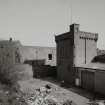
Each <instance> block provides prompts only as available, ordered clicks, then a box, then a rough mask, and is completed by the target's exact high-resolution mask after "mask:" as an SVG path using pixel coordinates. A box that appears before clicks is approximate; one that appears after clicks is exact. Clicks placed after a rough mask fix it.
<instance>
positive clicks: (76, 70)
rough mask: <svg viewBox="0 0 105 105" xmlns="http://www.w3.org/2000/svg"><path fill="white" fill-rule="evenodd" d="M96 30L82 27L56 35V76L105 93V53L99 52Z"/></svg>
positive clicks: (75, 27) (72, 28)
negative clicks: (92, 30) (83, 29)
mask: <svg viewBox="0 0 105 105" xmlns="http://www.w3.org/2000/svg"><path fill="white" fill-rule="evenodd" d="M97 40H98V34H97V33H90V32H83V31H80V30H79V24H72V25H70V31H69V32H67V33H63V34H61V35H57V36H55V41H56V49H57V77H58V79H59V80H60V81H65V82H66V83H69V84H74V85H76V86H80V87H82V88H84V89H87V90H89V91H92V92H97V93H101V94H104V95H105V85H104V84H105V58H104V57H105V54H103V55H100V54H97Z"/></svg>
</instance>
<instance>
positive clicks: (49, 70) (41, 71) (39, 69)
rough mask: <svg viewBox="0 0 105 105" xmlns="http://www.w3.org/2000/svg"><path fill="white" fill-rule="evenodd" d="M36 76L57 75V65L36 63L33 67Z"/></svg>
mask: <svg viewBox="0 0 105 105" xmlns="http://www.w3.org/2000/svg"><path fill="white" fill-rule="evenodd" d="M33 73H34V77H35V78H38V77H48V76H52V77H56V67H55V66H53V67H52V66H47V65H36V66H34V67H33Z"/></svg>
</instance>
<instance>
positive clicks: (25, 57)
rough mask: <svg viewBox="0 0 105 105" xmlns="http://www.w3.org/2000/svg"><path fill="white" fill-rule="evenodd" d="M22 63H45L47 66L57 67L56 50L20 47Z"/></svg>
mask: <svg viewBox="0 0 105 105" xmlns="http://www.w3.org/2000/svg"><path fill="white" fill-rule="evenodd" d="M20 53H21V59H22V62H25V61H32V60H36V61H39V62H40V61H43V63H44V64H45V65H50V66H56V48H55V47H41V46H22V47H20Z"/></svg>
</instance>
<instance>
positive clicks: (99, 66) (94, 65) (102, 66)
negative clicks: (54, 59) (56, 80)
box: [76, 63, 105, 70]
mask: <svg viewBox="0 0 105 105" xmlns="http://www.w3.org/2000/svg"><path fill="white" fill-rule="evenodd" d="M76 67H79V68H87V69H94V70H105V64H102V63H89V64H81V65H78V66H76Z"/></svg>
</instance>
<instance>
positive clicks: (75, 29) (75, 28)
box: [70, 23, 79, 32]
mask: <svg viewBox="0 0 105 105" xmlns="http://www.w3.org/2000/svg"><path fill="white" fill-rule="evenodd" d="M70 31H72V32H78V31H79V24H75V23H74V24H71V25H70Z"/></svg>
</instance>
